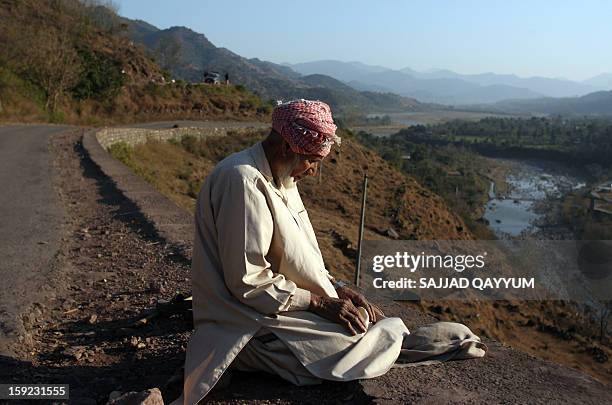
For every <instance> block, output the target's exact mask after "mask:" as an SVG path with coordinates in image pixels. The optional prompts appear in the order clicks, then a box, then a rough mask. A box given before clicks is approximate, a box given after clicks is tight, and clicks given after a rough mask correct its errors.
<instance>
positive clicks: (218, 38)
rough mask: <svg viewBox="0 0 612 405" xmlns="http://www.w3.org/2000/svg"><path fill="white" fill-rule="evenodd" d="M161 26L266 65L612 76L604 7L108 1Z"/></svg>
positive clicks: (542, 0)
mask: <svg viewBox="0 0 612 405" xmlns="http://www.w3.org/2000/svg"><path fill="white" fill-rule="evenodd" d="M113 3H115V4H116V5H117V6H118V7H119V13H120V14H121V15H123V16H125V17H128V18H132V19H136V18H138V19H141V20H145V21H147V22H149V23H151V24H153V25H155V26H157V27H159V28H168V27H171V26H177V25H179V26H181V25H182V26H186V27H189V28H191V29H193V30H194V31H197V32H200V33H202V34H204V35H206V37H207V38H208V39H209V40H210V41H211V42H212V43H214V44H215V45H216V46H220V47H226V48H228V49H230V50H231V51H233V52H235V53H237V54H239V55H241V56H244V57H247V58H253V57H257V58H260V59H263V60H269V61H271V62H276V63H281V62H289V63H298V62H308V61H314V60H321V59H335V60H342V61H355V60H356V61H360V62H364V63H367V64H373V65H382V66H386V67H390V68H396V69H399V68H403V67H411V68H413V69H416V70H427V69H431V68H446V69H450V70H454V71H456V72H459V73H482V72H489V71H491V72H496V73H515V74H518V75H519V76H547V77H565V78H568V79H574V80H582V79H586V78H589V77H592V76H595V75H597V74H599V73H603V72H612V1H610V0H572V1H570V0H505V1H503V0H482V1H480V0H456V1H451V0H429V1H427V0H422V1H421V0H405V1H401V0H378V1H375V0H369V1H364V0H325V1H320V0H308V1H292V0H284V1H282V0H256V1H248V0H214V1H210V0H173V1H167V0H114V1H113Z"/></svg>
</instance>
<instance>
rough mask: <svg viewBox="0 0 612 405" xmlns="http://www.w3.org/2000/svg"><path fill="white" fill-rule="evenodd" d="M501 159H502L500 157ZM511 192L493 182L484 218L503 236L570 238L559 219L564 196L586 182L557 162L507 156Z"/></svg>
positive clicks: (508, 181) (583, 185)
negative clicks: (503, 189) (503, 192)
mask: <svg viewBox="0 0 612 405" xmlns="http://www.w3.org/2000/svg"><path fill="white" fill-rule="evenodd" d="M498 160H502V159H498ZM503 162H504V163H505V164H509V166H510V167H511V169H510V170H509V173H508V175H507V177H506V182H507V184H508V192H507V193H506V195H501V194H498V193H497V192H496V187H495V183H493V182H491V188H490V190H489V201H488V202H487V204H486V206H485V213H484V218H485V219H486V220H487V221H488V222H489V227H490V228H491V229H492V230H493V232H494V233H495V234H496V235H497V236H498V237H501V238H508V237H521V236H535V237H544V238H546V239H568V238H571V232H570V231H569V229H567V228H566V227H565V226H563V224H562V223H561V220H560V210H561V203H562V199H563V197H564V196H565V195H566V194H567V193H569V192H570V191H573V190H577V189H580V188H582V187H585V186H586V183H585V181H584V180H583V178H582V176H581V175H579V174H577V173H575V171H572V170H570V169H568V168H566V167H563V166H561V165H559V164H558V163H551V162H535V161H525V160H506V159H503Z"/></svg>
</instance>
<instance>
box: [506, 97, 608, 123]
mask: <svg viewBox="0 0 612 405" xmlns="http://www.w3.org/2000/svg"><path fill="white" fill-rule="evenodd" d="M495 107H496V108H498V109H499V110H501V111H504V112H511V113H526V112H528V113H534V112H535V113H543V114H560V115H604V116H610V117H612V91H598V92H594V93H590V94H587V95H584V96H581V97H566V98H540V99H535V100H507V101H503V102H500V103H496V104H495Z"/></svg>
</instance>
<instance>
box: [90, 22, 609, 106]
mask: <svg viewBox="0 0 612 405" xmlns="http://www.w3.org/2000/svg"><path fill="white" fill-rule="evenodd" d="M102 13H104V12H103V11H102ZM114 18H119V19H120V22H121V24H122V25H123V26H125V27H127V30H126V32H125V34H126V35H128V36H129V37H130V38H131V39H132V40H133V41H134V42H138V43H140V44H141V45H143V46H144V47H145V48H146V50H147V51H148V52H149V53H150V54H151V55H152V56H153V57H155V58H156V59H157V61H158V62H159V63H160V65H162V66H163V67H164V68H166V69H167V70H169V71H170V72H171V73H172V74H173V75H174V76H175V77H176V78H180V79H183V80H185V81H189V82H201V81H202V78H203V74H204V72H205V71H211V70H213V71H218V72H220V73H221V74H222V75H224V74H226V73H227V74H228V75H229V78H230V81H231V82H232V83H235V84H242V85H244V86H246V87H247V88H249V89H250V90H252V91H254V92H256V93H257V94H259V95H260V96H261V97H263V98H268V99H281V100H288V99H293V98H315V99H319V100H323V101H326V102H328V103H329V104H330V105H331V106H332V108H333V109H335V110H340V111H343V112H345V113H346V112H361V113H363V112H372V111H376V112H392V111H425V110H431V109H445V108H446V107H445V105H447V106H448V105H452V106H461V108H471V107H473V106H474V105H478V106H479V108H481V109H482V105H485V104H486V105H489V106H490V107H491V108H492V109H494V110H499V111H501V110H503V111H506V109H507V111H508V112H510V111H512V112H514V111H520V112H521V113H524V112H543V111H568V110H569V109H570V106H573V105H576V106H578V107H577V111H583V112H584V113H590V112H591V111H593V112H592V113H596V114H599V113H600V111H603V112H604V113H605V112H607V111H608V110H607V105H608V104H607V102H605V101H602V97H603V99H605V100H607V98H606V97H607V93H606V92H603V93H601V94H599V93H598V92H601V91H604V90H610V89H612V74H610V73H603V74H601V75H599V76H596V77H593V78H591V79H588V80H585V81H582V82H577V81H571V80H567V79H560V78H546V77H530V78H523V77H519V76H516V75H510V74H496V73H482V74H459V73H456V72H453V71H450V70H444V69H438V70H432V71H428V72H418V71H416V70H413V69H411V68H404V69H399V70H394V69H390V68H387V67H384V66H375V65H367V64H364V63H361V62H340V61H335V60H323V61H315V62H307V63H298V64H288V63H285V64H277V63H272V62H268V61H263V60H260V59H257V58H250V59H249V58H245V57H242V56H240V55H238V54H236V53H234V52H232V51H230V50H229V49H226V48H221V47H217V46H215V45H214V44H213V43H212V42H210V41H209V40H208V39H207V38H206V36H205V35H203V34H201V33H197V32H195V31H193V30H191V29H189V28H186V27H171V28H168V29H159V28H157V27H155V26H153V25H151V24H149V23H147V22H145V21H141V20H130V19H127V18H124V17H119V16H116V15H115V16H114ZM589 93H595V95H593V96H591V97H586V98H585V97H583V96H585V95H587V94H589ZM558 98H561V99H559V100H558ZM565 98H567V100H566V99H565ZM509 100H510V101H509ZM598 102H602V103H603V104H602V105H601V108H600V106H599V105H598V106H596V108H594V109H593V103H598ZM549 106H550V107H549ZM561 106H563V107H561ZM486 108H488V107H485V109H486ZM532 108H535V109H536V110H531V109H532Z"/></svg>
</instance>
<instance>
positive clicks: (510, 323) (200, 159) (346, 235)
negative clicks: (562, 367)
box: [111, 131, 612, 381]
mask: <svg viewBox="0 0 612 405" xmlns="http://www.w3.org/2000/svg"><path fill="white" fill-rule="evenodd" d="M264 134H265V132H263V133H259V134H257V133H252V134H250V135H246V136H245V135H244V134H242V135H240V136H237V135H236V136H232V135H228V136H226V137H222V138H205V139H203V140H199V139H197V138H195V137H186V138H183V139H182V140H180V141H178V142H173V143H162V142H148V143H146V144H141V145H138V146H136V147H135V148H134V149H130V148H127V147H126V146H125V145H124V146H123V147H121V144H118V146H119V147H118V148H117V150H115V151H114V152H115V153H114V155H115V156H116V157H118V158H121V159H122V160H123V161H124V162H126V163H127V164H128V165H129V166H130V167H131V168H132V169H134V171H135V172H137V173H139V174H140V175H141V176H143V177H144V178H145V179H147V180H148V181H149V182H151V183H152V184H153V186H154V187H156V188H157V189H158V190H159V191H161V192H162V193H163V194H165V195H167V196H168V197H170V198H171V199H172V200H173V201H175V202H176V203H177V204H179V205H180V206H182V207H184V208H186V209H188V210H193V209H194V205H195V198H196V196H197V194H198V191H199V187H200V185H201V182H202V180H203V179H204V178H205V176H206V175H207V173H209V172H210V170H211V169H212V168H213V166H214V165H215V163H216V162H218V161H219V160H220V159H222V158H224V157H225V156H227V155H229V154H230V153H232V152H236V151H238V150H241V149H243V148H245V147H247V146H249V145H250V144H252V143H254V142H255V141H257V140H259V139H261V138H262V137H263V136H264ZM340 135H341V136H342V137H343V142H342V146H341V147H340V148H337V149H334V150H333V151H332V152H331V154H330V155H329V156H328V157H327V158H326V160H325V161H324V164H323V169H322V174H321V178H320V180H319V179H318V178H307V179H305V180H303V181H302V182H300V185H299V188H300V194H301V195H302V199H303V200H304V204H305V206H306V207H307V209H308V215H309V217H310V219H311V221H312V224H313V227H314V229H315V233H316V234H317V239H318V242H319V246H320V247H321V251H322V254H323V256H324V259H325V262H326V264H327V265H328V267H329V269H330V271H331V272H332V273H333V274H334V276H336V277H340V278H342V279H346V280H352V279H353V273H354V268H355V261H356V257H357V238H358V227H357V224H358V223H359V212H360V195H361V181H362V178H363V173H364V172H365V171H367V172H368V176H369V182H368V200H367V211H366V218H365V239H366V240H388V239H392V236H395V237H397V238H399V239H409V240H457V239H459V240H461V239H472V238H473V235H472V234H471V233H470V232H469V230H467V227H466V226H465V224H464V223H463V221H462V220H461V219H460V218H459V217H458V216H457V215H456V214H455V213H454V212H452V210H450V209H449V207H448V205H447V204H446V203H445V202H444V200H443V199H442V198H441V197H440V196H438V195H437V194H435V193H433V192H432V191H430V190H428V189H426V188H424V187H423V186H422V185H421V184H419V182H417V181H416V180H415V179H414V178H413V177H411V176H409V175H405V174H403V173H401V172H399V171H398V170H397V169H395V168H394V167H392V166H391V165H389V164H388V163H387V162H386V161H385V160H383V159H382V158H381V157H380V156H379V155H378V154H377V153H375V152H374V151H373V150H370V149H368V148H365V147H364V146H362V145H361V144H360V143H359V142H358V141H357V140H355V139H354V138H352V137H351V136H350V135H349V134H348V133H347V132H345V131H341V133H340ZM111 152H113V151H112V150H111ZM391 229H392V230H394V231H395V232H397V235H394V234H393V232H391V231H390V230H391ZM414 305H417V306H419V307H421V308H422V309H423V310H424V311H426V312H429V313H430V314H433V315H434V316H436V317H438V318H441V319H444V320H452V321H457V322H463V323H468V324H469V325H470V327H471V328H472V330H474V331H475V332H476V333H478V334H479V335H481V336H483V337H493V338H495V339H499V340H500V341H502V342H504V343H506V344H511V345H512V346H514V347H516V348H520V349H521V350H524V351H526V352H527V353H531V354H534V355H537V356H539V357H543V358H546V359H549V360H553V361H557V362H560V363H563V364H566V365H569V366H572V367H576V368H579V369H581V370H583V371H585V372H588V373H590V374H592V375H594V376H597V378H600V379H601V380H602V381H609V380H610V376H611V375H612V374H610V369H611V366H610V365H609V364H603V365H602V364H601V363H598V362H597V361H596V360H594V355H593V354H592V353H591V352H590V350H591V349H590V348H593V349H592V350H594V352H593V353H599V351H598V350H601V353H603V356H607V355H608V354H609V353H610V350H609V349H608V348H606V347H605V346H603V345H601V347H602V349H599V347H600V345H598V344H597V343H596V338H595V337H593V336H592V335H590V334H589V331H588V330H587V331H585V329H584V324H583V323H582V322H583V321H584V320H581V319H580V316H579V313H578V312H576V311H575V310H573V309H572V307H571V306H570V305H566V303H561V304H558V303H557V302H554V301H551V302H539V301H523V302H513V303H510V302H492V301H466V302H461V301H441V300H438V301H435V302H434V301H426V300H422V301H419V302H416V303H414ZM569 334H571V336H572V339H570V340H568V339H567V338H566V336H568V335H569ZM585 348H589V349H585Z"/></svg>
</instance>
